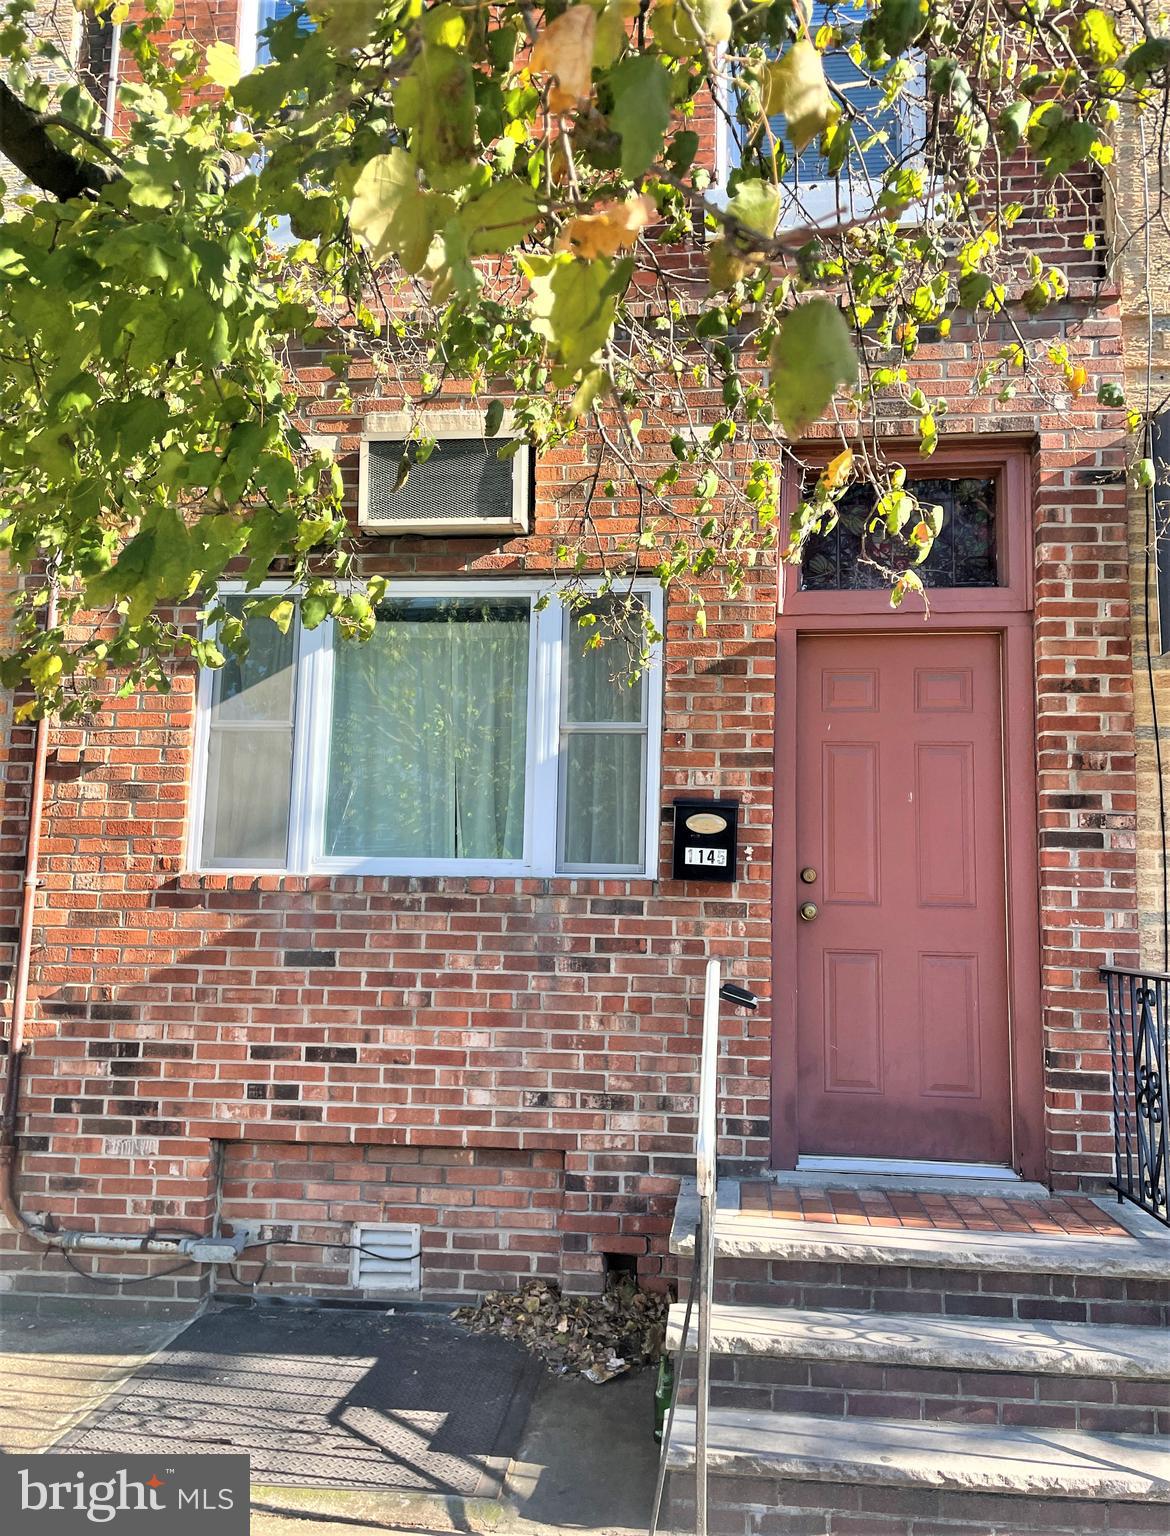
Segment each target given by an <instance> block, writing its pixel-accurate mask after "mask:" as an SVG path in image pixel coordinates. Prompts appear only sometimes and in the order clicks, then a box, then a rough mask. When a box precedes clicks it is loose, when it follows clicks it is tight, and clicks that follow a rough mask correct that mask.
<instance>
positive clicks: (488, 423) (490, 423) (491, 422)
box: [483, 400, 504, 437]
mask: <svg viewBox="0 0 1170 1536" xmlns="http://www.w3.org/2000/svg"><path fill="white" fill-rule="evenodd" d="M503 425H504V402H503V401H502V400H493V401H491V402H490V404H489V405H488V408H487V412H486V414H485V415H484V421H483V430H484V436H485V437H495V435H496V434H497V432H499V430H500V428H501V427H502V426H503Z"/></svg>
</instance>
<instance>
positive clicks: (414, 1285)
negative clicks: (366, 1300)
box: [349, 1223, 422, 1291]
mask: <svg viewBox="0 0 1170 1536" xmlns="http://www.w3.org/2000/svg"><path fill="white" fill-rule="evenodd" d="M421 1236H422V1229H421V1228H420V1227H412V1226H407V1225H405V1224H400V1223H395V1224H392V1225H391V1224H386V1225H379V1226H372V1225H370V1226H367V1225H361V1226H355V1227H354V1229H353V1244H354V1252H353V1263H352V1265H351V1266H350V1277H349V1278H350V1284H351V1285H353V1286H355V1287H356V1288H357V1289H359V1290H363V1291H417V1290H418V1289H419V1286H420V1283H421V1282H420V1273H421V1267H420V1260H419V1246H420V1243H421ZM359 1245H360V1246H359Z"/></svg>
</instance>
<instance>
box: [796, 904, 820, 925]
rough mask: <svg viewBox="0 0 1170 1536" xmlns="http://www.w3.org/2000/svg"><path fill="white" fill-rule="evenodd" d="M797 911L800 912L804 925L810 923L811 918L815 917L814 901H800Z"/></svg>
mask: <svg viewBox="0 0 1170 1536" xmlns="http://www.w3.org/2000/svg"><path fill="white" fill-rule="evenodd" d="M797 910H798V911H799V912H800V915H801V917H802V918H803V919H804V921H805V922H806V923H811V922H812V920H813V918H814V917H816V915H817V905H816V902H815V901H802V902H801V904H800V906H799V908H798V909H797Z"/></svg>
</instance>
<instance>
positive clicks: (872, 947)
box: [779, 634, 1012, 1163]
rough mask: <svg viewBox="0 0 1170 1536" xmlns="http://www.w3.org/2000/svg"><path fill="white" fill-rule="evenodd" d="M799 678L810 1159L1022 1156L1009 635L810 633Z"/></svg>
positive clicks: (801, 1020) (800, 1042)
mask: <svg viewBox="0 0 1170 1536" xmlns="http://www.w3.org/2000/svg"><path fill="white" fill-rule="evenodd" d="M797 674H798V675H797V782H796V827H797V868H796V869H794V870H791V871H780V872H779V879H780V881H781V882H785V881H788V882H790V884H789V887H788V888H789V889H790V891H791V893H792V900H793V903H794V905H797V906H800V904H801V903H802V902H812V903H814V904H815V907H816V909H817V910H816V915H815V916H814V917H812V918H811V920H809V921H802V922H801V923H800V924H799V934H798V942H797V997H798V1003H797V1062H798V1124H799V1138H800V1150H801V1151H802V1152H803V1153H806V1154H819V1155H822V1156H826V1155H836V1156H850V1157H900V1158H923V1159H925V1158H930V1159H936V1158H937V1159H946V1160H959V1161H970V1162H992V1163H1007V1162H1009V1161H1010V1160H1011V1151H1012V1148H1011V1079H1010V1067H1009V1041H1008V1004H1007V953H1006V931H1005V879H1004V867H1005V866H1004V831H1003V829H1004V804H1003V752H1002V740H1001V718H1000V669H999V640H998V638H997V637H996V636H994V635H980V634H934V635H930V636H917V635H914V636H911V635H884V636H880V637H878V636H873V635H839V636H816V637H810V638H807V639H806V638H802V639H801V640H800V642H799V644H798V661H797ZM802 868H812V869H815V870H816V879H815V881H813V882H812V883H811V884H804V883H802V882H801V880H800V878H799V872H800V870H801V869H802Z"/></svg>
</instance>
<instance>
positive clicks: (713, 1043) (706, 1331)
mask: <svg viewBox="0 0 1170 1536" xmlns="http://www.w3.org/2000/svg"><path fill="white" fill-rule="evenodd" d="M719 982H720V967H719V961H718V960H709V961H708V962H707V979H706V986H705V988H704V992H703V1054H702V1058H701V1062H700V1070H699V1133H698V1136H697V1137H696V1140H695V1174H696V1181H697V1183H698V1187H699V1225H698V1230H697V1231H696V1233H695V1242H696V1243H698V1244H701V1248H700V1251H699V1256H698V1257H699V1262H698V1264H697V1266H696V1268H697V1271H698V1274H697V1279H698V1285H699V1358H698V1371H697V1376H698V1380H697V1384H696V1385H697V1397H696V1402H695V1536H707V1406H708V1403H709V1401H710V1395H711V1291H712V1287H713V1285H714V1281H715V1158H716V1139H717V1126H716V1114H715V1108H716V1099H717V1097H718V1083H717V1072H718V1063H719Z"/></svg>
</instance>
